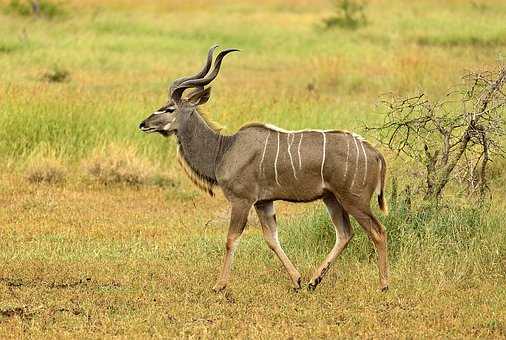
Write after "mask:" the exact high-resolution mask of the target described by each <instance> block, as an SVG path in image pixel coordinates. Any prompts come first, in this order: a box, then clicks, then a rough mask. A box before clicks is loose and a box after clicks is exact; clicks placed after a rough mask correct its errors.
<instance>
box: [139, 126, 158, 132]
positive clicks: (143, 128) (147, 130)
mask: <svg viewBox="0 0 506 340" xmlns="http://www.w3.org/2000/svg"><path fill="white" fill-rule="evenodd" d="M139 130H141V131H142V132H145V133H153V132H156V131H157V130H156V129H155V128H151V127H141V128H139Z"/></svg>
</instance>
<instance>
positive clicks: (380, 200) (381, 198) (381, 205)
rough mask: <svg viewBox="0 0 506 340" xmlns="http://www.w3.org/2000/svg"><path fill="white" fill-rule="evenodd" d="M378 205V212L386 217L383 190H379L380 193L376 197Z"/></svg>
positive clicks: (386, 210) (386, 206)
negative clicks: (381, 212)
mask: <svg viewBox="0 0 506 340" xmlns="http://www.w3.org/2000/svg"><path fill="white" fill-rule="evenodd" d="M378 205H379V208H380V210H381V211H383V213H385V215H388V204H387V201H386V200H385V197H384V195H383V190H381V193H380V194H379V195H378Z"/></svg>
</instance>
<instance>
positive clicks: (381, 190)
mask: <svg viewBox="0 0 506 340" xmlns="http://www.w3.org/2000/svg"><path fill="white" fill-rule="evenodd" d="M378 161H379V167H380V174H379V178H378V185H377V187H376V194H377V195H378V205H379V208H380V209H381V211H383V212H384V213H385V215H388V205H387V201H386V199H385V182H386V175H387V163H386V162H385V158H383V156H382V155H381V154H380V155H379V157H378Z"/></svg>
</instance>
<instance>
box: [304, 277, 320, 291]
mask: <svg viewBox="0 0 506 340" xmlns="http://www.w3.org/2000/svg"><path fill="white" fill-rule="evenodd" d="M321 281H322V278H321V277H317V278H316V279H314V280H311V281H310V282H309V283H308V285H307V290H311V291H312V290H315V289H316V286H318V285H319V284H320V282H321Z"/></svg>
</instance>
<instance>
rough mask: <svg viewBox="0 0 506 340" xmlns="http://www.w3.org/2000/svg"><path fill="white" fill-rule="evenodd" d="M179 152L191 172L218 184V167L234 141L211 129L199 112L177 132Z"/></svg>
mask: <svg viewBox="0 0 506 340" xmlns="http://www.w3.org/2000/svg"><path fill="white" fill-rule="evenodd" d="M177 141H178V144H179V152H180V154H181V156H182V157H183V159H184V160H185V161H186V163H187V164H188V165H189V166H190V168H191V170H192V171H194V172H195V173H196V174H197V175H199V176H200V177H202V178H203V179H205V180H206V181H208V182H210V183H211V184H216V183H217V180H216V174H215V170H216V166H217V165H218V164H219V162H220V161H221V159H222V157H223V155H224V153H225V152H226V151H227V150H228V148H229V147H230V145H231V144H232V141H233V136H225V135H222V134H220V133H219V132H218V131H216V130H214V129H213V128H212V127H211V124H209V123H208V122H207V121H206V120H205V118H204V117H203V116H202V115H201V114H200V113H199V112H198V111H194V112H192V113H191V114H190V115H189V117H188V118H187V119H186V120H184V123H183V124H181V126H180V127H179V130H178V132H177Z"/></svg>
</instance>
